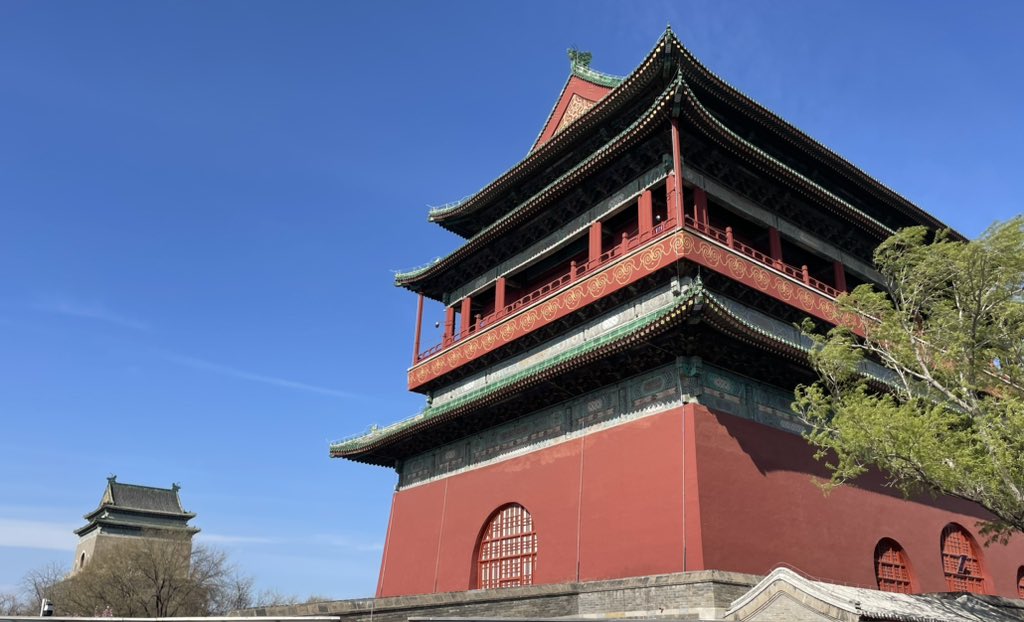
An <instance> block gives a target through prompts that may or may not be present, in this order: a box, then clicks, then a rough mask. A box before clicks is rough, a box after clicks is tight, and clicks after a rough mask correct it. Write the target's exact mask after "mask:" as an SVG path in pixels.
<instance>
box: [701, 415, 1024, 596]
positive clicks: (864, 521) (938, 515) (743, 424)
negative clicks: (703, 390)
mask: <svg viewBox="0 0 1024 622" xmlns="http://www.w3.org/2000/svg"><path fill="white" fill-rule="evenodd" d="M691 408H693V409H694V416H695V422H696V442H697V447H696V454H697V456H696V457H697V463H698V473H697V478H698V479H699V481H700V484H699V485H700V503H701V531H702V536H703V551H704V562H705V565H706V566H707V567H708V568H718V569H722V570H732V571H737V572H749V573H753V574H767V573H768V572H769V571H771V569H772V568H775V567H776V566H778V565H780V564H786V565H789V566H791V567H793V568H796V569H797V570H800V571H802V572H804V573H806V574H809V575H811V576H814V577H817V578H821V579H824V580H831V581H838V582H842V583H849V584H855V585H859V586H862V587H870V588H875V587H876V583H875V574H874V564H873V559H872V555H873V552H874V549H875V545H876V544H878V541H879V540H880V539H882V538H884V537H889V538H892V539H894V540H896V541H897V542H899V543H900V544H901V545H902V546H903V549H904V551H905V552H906V554H907V556H908V557H909V560H910V566H911V569H910V570H911V574H912V579H913V586H914V589H915V590H916V591H921V592H941V591H945V589H946V584H945V580H944V578H943V575H942V568H941V565H940V557H939V539H940V536H941V534H942V528H943V527H945V525H946V524H948V523H949V522H958V523H960V524H961V525H962V526H964V527H965V528H967V530H968V531H969V532H971V533H972V534H973V535H974V536H975V539H977V540H978V541H979V542H981V541H982V540H983V539H982V538H980V537H979V535H978V528H977V526H976V523H977V522H978V520H979V519H981V518H982V517H983V516H984V514H983V513H982V511H981V510H980V508H977V507H976V506H974V505H972V504H969V503H966V502H962V501H957V500H954V499H948V498H943V499H936V500H933V499H931V498H924V499H921V500H917V501H907V500H904V499H903V498H902V497H901V496H900V495H899V493H897V492H895V491H892V490H890V489H887V488H884V487H883V486H881V479H880V478H878V477H877V476H875V477H869V478H865V480H866V481H863V482H858V484H857V485H856V486H844V487H842V488H839V489H836V490H834V491H833V492H832V493H831V494H830V495H829V496H827V497H826V496H825V495H824V494H823V493H822V491H821V489H819V488H818V487H817V486H816V485H815V484H814V483H813V481H812V477H813V476H819V477H825V476H827V473H826V472H825V471H824V469H822V467H821V465H820V463H818V462H817V461H815V460H814V459H813V457H812V455H811V454H812V451H811V450H810V449H809V448H808V446H807V444H806V442H805V441H804V440H803V439H801V438H800V437H798V436H795V435H792V434H788V433H785V432H782V431H780V430H775V429H772V428H766V427H765V426H762V425H758V424H756V423H753V422H751V421H747V420H745V419H741V418H738V417H734V416H731V415H725V414H716V413H713V412H711V411H709V410H708V409H706V408H704V407H702V406H695V407H691ZM981 555H982V559H983V562H982V563H983V565H984V566H985V568H986V569H987V571H988V575H989V581H988V589H989V590H990V591H992V592H993V593H997V594H1000V595H1002V596H1009V597H1016V587H1015V586H1016V583H1015V582H1016V576H1017V568H1018V567H1019V566H1020V565H1021V564H1024V538H1021V537H1017V538H1015V539H1014V540H1013V541H1012V542H1011V543H1010V545H1009V546H1006V547H1004V546H1001V545H993V546H991V547H989V548H986V549H983V550H982V552H981Z"/></svg>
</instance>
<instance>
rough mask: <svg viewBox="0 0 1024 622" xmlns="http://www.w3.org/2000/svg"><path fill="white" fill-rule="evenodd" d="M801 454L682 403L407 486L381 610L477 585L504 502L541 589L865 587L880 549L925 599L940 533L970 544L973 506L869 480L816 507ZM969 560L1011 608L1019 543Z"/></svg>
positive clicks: (768, 432) (756, 428)
mask: <svg viewBox="0 0 1024 622" xmlns="http://www.w3.org/2000/svg"><path fill="white" fill-rule="evenodd" d="M684 426H685V429H684ZM811 454H812V450H811V449H810V448H809V447H808V446H807V444H806V442H805V441H804V440H803V439H801V438H800V437H798V436H795V435H793V434H789V433H786V432H782V431H780V430H775V429H773V428H768V427H765V426H762V425H759V424H756V423H754V422H751V421H747V420H745V419H741V418H738V417H734V416H731V415H725V414H718V413H714V412H712V411H710V410H708V409H706V408H704V407H703V406H699V405H691V406H686V407H684V408H678V409H675V410H671V411H667V412H664V413H660V414H658V415H653V416H650V417H646V418H642V419H637V420H635V421H632V422H629V423H626V424H623V425H619V426H616V427H612V428H608V429H606V430H602V431H599V432H595V433H592V434H589V435H587V436H585V437H582V438H577V439H574V440H571V441H568V442H564V443H560V444H557V445H553V446H551V447H548V448H545V449H542V450H539V451H534V452H532V453H529V454H526V455H523V456H519V457H516V458H512V459H509V460H505V461H503V462H499V463H497V464H492V465H490V466H486V467H482V468H477V469H474V470H471V471H468V472H465V473H461V474H458V475H454V476H451V477H448V478H446V479H443V480H439V481H435V482H431V483H428V484H423V485H419V486H414V487H412V488H409V489H406V490H403V491H400V492H397V493H396V494H395V497H394V504H393V507H392V517H391V525H390V528H389V534H388V542H387V545H386V549H385V553H384V560H383V564H382V568H381V577H380V582H379V585H378V596H400V595H409V594H422V593H431V592H446V591H460V590H466V589H472V588H473V587H475V585H474V583H473V580H474V576H473V573H474V568H475V561H476V560H475V550H474V549H475V547H476V542H477V538H478V536H479V534H480V530H481V528H482V527H483V525H484V523H485V521H486V520H487V518H488V517H489V516H490V514H491V513H492V512H493V511H494V510H495V509H497V508H498V507H500V506H501V505H504V504H506V503H512V502H514V503H519V504H521V505H523V506H524V507H525V508H526V509H527V510H528V511H530V513H531V514H532V515H533V519H534V526H535V528H536V530H537V534H538V556H537V567H536V571H535V583H538V584H544V583H563V582H568V581H577V580H580V581H590V580H598V579H608V578H618V577H629V576H643V575H649V574H661V573H669V572H679V571H682V570H684V569H685V570H700V569H705V568H706V569H718V570H728V571H736V572H748V573H753V574H767V573H768V572H769V571H770V570H771V569H772V568H774V567H776V566H778V565H781V564H785V565H789V566H791V567H793V568H796V569H797V570H800V571H802V572H804V573H806V574H809V575H811V576H813V577H816V578H821V579H824V580H832V581H838V582H842V583H849V584H855V585H860V586H864V587H875V579H874V567H873V561H872V554H873V551H874V548H875V545H876V544H877V543H878V541H879V540H880V539H881V538H883V537H889V538H893V539H894V540H896V541H897V542H899V543H900V544H901V545H902V546H903V548H904V550H905V551H906V554H907V555H908V557H909V560H910V564H911V572H912V574H913V579H914V588H915V589H916V590H918V591H923V592H935V591H943V590H944V589H945V581H944V579H943V575H942V570H941V566H940V559H939V537H940V534H941V532H942V528H943V527H944V526H945V525H946V524H947V523H949V522H951V521H955V522H958V523H960V524H961V525H963V526H964V527H966V528H967V529H968V531H970V532H971V533H973V534H974V535H975V538H976V539H978V540H979V541H981V540H982V538H980V537H978V530H977V527H976V522H977V521H978V519H979V518H981V517H982V514H981V513H980V511H979V510H978V509H977V508H975V507H974V506H972V505H970V504H967V503H964V502H959V501H955V500H950V499H940V500H931V499H924V500H920V501H906V500H904V499H903V498H902V497H900V496H899V495H898V494H897V493H895V492H893V491H890V490H888V489H885V488H883V487H882V486H881V485H880V481H879V480H878V479H877V478H875V479H873V480H869V481H868V482H866V483H863V484H860V485H858V486H847V487H843V488H840V489H838V490H835V491H834V492H832V493H831V495H829V496H828V497H826V496H825V495H824V494H823V493H822V492H821V490H820V489H819V488H817V487H816V486H815V484H814V483H813V481H812V478H813V477H814V476H824V475H825V472H824V471H823V470H822V468H821V466H820V464H819V463H817V462H816V461H815V460H814V459H813V458H812V456H811ZM684 498H685V499H686V507H685V508H684V507H683V500H684ZM684 533H685V534H686V539H687V541H686V542H685V547H686V565H685V568H684V562H683V548H684V537H683V534H684ZM982 559H983V564H984V565H985V568H986V569H987V571H988V575H989V586H990V588H989V589H990V590H991V591H993V592H994V593H997V594H1000V595H1004V596H1013V597H1015V596H1016V577H1017V568H1018V567H1019V566H1020V565H1021V564H1024V539H1022V538H1016V539H1014V541H1013V542H1011V544H1010V545H1009V546H1008V547H1002V546H998V545H994V546H992V547H990V548H987V549H983V550H982Z"/></svg>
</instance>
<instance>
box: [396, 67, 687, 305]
mask: <svg viewBox="0 0 1024 622" xmlns="http://www.w3.org/2000/svg"><path fill="white" fill-rule="evenodd" d="M676 86H677V85H676V83H673V84H670V85H669V86H668V87H667V88H666V89H665V90H664V91H662V93H661V94H660V95H659V96H658V97H657V98H656V99H655V100H654V102H653V104H652V105H651V107H650V108H648V109H647V112H645V113H644V114H643V115H642V116H641V117H640V118H639V119H637V120H636V121H635V122H633V123H632V124H631V125H630V126H629V127H627V128H626V129H624V130H623V131H622V132H620V133H619V134H618V135H617V136H615V137H614V138H612V139H611V140H610V141H609V142H607V143H605V145H604V146H603V147H601V148H600V149H598V150H597V151H595V152H594V153H592V154H591V155H589V156H587V157H586V158H585V159H584V160H583V161H582V162H580V163H579V164H577V165H576V166H574V167H573V168H572V169H570V170H569V171H567V172H566V173H565V174H563V175H562V176H561V177H559V178H558V179H556V180H555V181H553V182H551V183H550V184H548V186H547V187H545V188H544V189H543V190H541V191H540V192H538V193H537V194H535V195H534V196H532V197H530V198H529V199H527V200H526V201H525V202H524V203H522V204H520V205H519V206H517V207H516V208H514V209H513V210H511V211H510V212H509V213H507V214H505V215H504V216H502V217H501V218H499V219H498V220H496V221H495V222H493V223H491V224H490V225H488V226H487V227H485V228H484V229H483V230H481V231H480V232H479V233H477V234H476V235H474V236H473V237H472V238H470V239H469V240H468V241H467V242H466V243H465V244H463V245H462V246H460V247H459V248H457V249H456V250H455V251H454V252H452V253H451V254H449V255H447V256H445V257H443V258H441V259H439V260H438V261H435V262H434V263H432V264H430V265H429V266H426V267H424V268H421V269H418V270H416V271H412V272H406V273H398V274H396V275H395V285H397V286H399V287H406V288H408V289H411V290H412V291H415V292H422V289H423V288H417V287H416V286H415V284H416V283H418V282H421V281H424V280H426V279H429V278H432V277H434V276H437V275H439V274H442V273H443V272H444V271H445V270H448V269H450V268H452V267H453V266H455V265H456V264H458V263H459V262H460V261H462V260H463V259H465V258H466V257H468V256H469V255H471V254H472V253H474V252H476V251H477V250H479V249H480V248H482V247H483V246H484V245H485V244H487V243H488V242H490V241H491V240H493V239H495V238H496V237H498V236H500V235H502V234H503V233H504V232H506V231H508V230H509V229H510V228H514V227H515V226H517V225H518V224H519V223H521V222H522V221H523V220H524V219H526V218H529V217H531V216H532V215H534V214H535V213H536V212H537V211H538V210H539V209H540V208H541V207H543V206H544V205H546V204H547V203H548V201H550V200H551V199H553V198H555V197H557V196H559V194H560V193H561V192H562V191H563V190H564V189H565V188H567V187H570V186H572V185H573V184H575V183H576V181H577V180H579V179H580V178H582V177H585V176H586V175H589V174H590V172H591V171H592V170H594V169H596V168H598V167H600V166H602V165H603V164H604V163H605V162H606V161H607V160H608V159H609V158H610V157H612V156H614V155H615V154H617V153H619V152H620V151H621V150H622V149H624V148H626V147H628V146H630V145H632V144H633V143H634V142H636V141H637V140H638V139H640V138H643V137H645V136H647V134H648V133H649V132H650V131H651V130H652V129H653V128H654V126H655V125H656V124H657V123H658V122H659V121H661V120H662V119H663V118H665V117H667V115H668V104H669V102H670V100H671V98H672V93H673V92H674V90H675V88H676ZM577 122H578V121H577ZM572 125H575V123H573V124H572ZM572 125H570V127H572ZM565 131H568V129H566V130H565Z"/></svg>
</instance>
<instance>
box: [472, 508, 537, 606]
mask: <svg viewBox="0 0 1024 622" xmlns="http://www.w3.org/2000/svg"><path fill="white" fill-rule="evenodd" d="M479 551H480V553H479V555H478V557H477V563H478V564H479V566H478V568H477V570H478V572H477V587H479V588H481V589H488V588H495V587H516V586H519V585H532V584H533V571H534V569H536V567H537V532H535V531H534V530H533V517H531V516H530V513H529V512H527V511H526V508H524V507H523V506H521V505H519V504H517V503H510V504H508V505H503V506H502V507H500V508H498V509H497V511H495V512H494V514H492V515H491V517H490V519H489V520H488V521H487V525H486V526H485V527H484V530H483V533H482V534H480V546H479Z"/></svg>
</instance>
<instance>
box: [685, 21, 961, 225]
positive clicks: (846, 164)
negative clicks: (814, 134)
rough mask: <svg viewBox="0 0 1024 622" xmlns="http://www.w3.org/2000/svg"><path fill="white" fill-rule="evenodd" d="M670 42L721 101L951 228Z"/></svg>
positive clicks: (888, 198)
mask: <svg viewBox="0 0 1024 622" xmlns="http://www.w3.org/2000/svg"><path fill="white" fill-rule="evenodd" d="M670 40H671V42H672V44H673V45H674V46H675V48H676V49H677V50H678V52H679V54H680V56H681V58H682V60H683V62H682V70H683V74H684V75H685V76H686V77H687V78H689V79H691V80H694V81H695V82H697V83H700V84H701V85H703V86H706V87H708V88H709V90H712V91H714V92H716V93H718V94H719V95H720V99H721V100H722V101H724V102H726V103H727V104H729V105H730V106H731V107H732V108H733V109H735V110H737V111H739V112H740V113H741V114H743V115H744V116H746V117H747V118H750V119H752V120H754V121H755V122H757V123H758V124H759V125H761V126H762V127H765V128H766V129H768V130H769V131H771V132H772V133H774V134H775V135H776V136H778V137H779V138H781V139H782V140H783V141H785V142H787V143H789V144H791V145H793V146H795V147H797V148H799V149H800V150H801V151H802V152H803V153H805V154H807V155H809V156H811V157H812V158H814V159H815V160H817V161H818V162H820V163H822V164H824V165H825V166H827V167H829V168H830V169H831V170H832V171H834V172H836V173H838V174H839V175H840V176H842V177H843V178H845V179H847V180H848V181H850V182H851V183H853V184H854V185H857V186H860V187H864V188H867V189H868V190H869V191H871V193H872V194H873V195H874V196H875V197H876V198H878V199H881V200H882V201H884V202H885V203H886V204H888V205H889V206H891V207H893V208H895V209H897V210H898V211H899V212H901V213H903V214H904V215H905V216H907V217H909V218H911V219H913V220H916V221H917V222H919V223H921V224H924V225H928V226H931V227H934V228H936V229H949V226H948V225H946V224H944V223H943V222H942V221H940V220H939V219H937V218H935V217H934V216H932V215H931V214H929V213H928V212H926V211H924V210H923V209H921V208H920V207H918V206H917V205H915V204H914V203H913V202H911V201H910V200H909V199H907V198H906V197H904V196H903V195H901V194H899V193H898V192H896V191H895V190H893V189H892V188H890V187H888V186H886V185H885V184H883V183H882V182H880V181H878V180H877V179H875V178H874V177H872V176H871V175H869V174H868V173H866V172H864V171H863V170H862V169H860V168H859V167H857V166H856V165H855V164H853V163H852V162H850V161H849V160H847V159H846V158H844V157H843V156H841V155H839V154H838V153H836V152H835V151H833V150H832V149H829V148H828V147H826V146H825V145H823V144H822V143H820V142H818V141H816V140H814V139H813V138H811V137H810V136H808V135H807V134H805V133H804V132H803V131H801V130H800V129H799V128H797V127H795V126H793V125H791V124H790V123H789V122H787V121H786V120H785V119H783V118H782V117H780V116H779V115H777V114H775V113H774V112H772V111H771V110H769V109H767V108H765V107H764V106H762V105H761V104H759V103H757V102H756V101H754V100H753V99H751V98H750V97H748V96H746V95H744V94H743V93H742V92H740V91H739V90H737V89H736V88H735V87H733V86H732V85H731V84H729V83H728V82H726V81H725V80H723V79H722V78H721V77H719V76H718V75H717V74H715V73H714V72H713V71H711V70H710V69H708V68H707V67H705V66H704V65H703V64H702V63H701V62H700V61H699V60H698V59H697V57H696V56H694V55H693V53H692V52H690V50H688V49H687V48H686V46H684V45H683V43H682V42H681V41H680V40H679V39H678V38H677V37H676V36H675V35H670ZM950 231H952V233H953V234H954V235H955V236H957V237H958V238H960V239H966V238H964V237H963V236H962V235H961V234H960V233H958V232H956V231H953V230H952V229H950Z"/></svg>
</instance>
